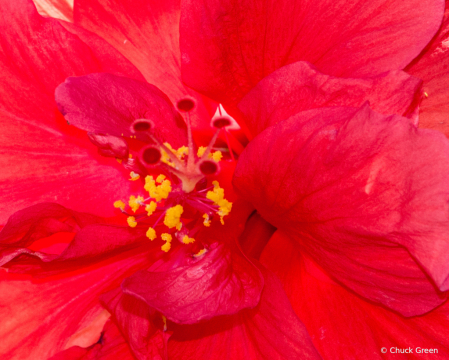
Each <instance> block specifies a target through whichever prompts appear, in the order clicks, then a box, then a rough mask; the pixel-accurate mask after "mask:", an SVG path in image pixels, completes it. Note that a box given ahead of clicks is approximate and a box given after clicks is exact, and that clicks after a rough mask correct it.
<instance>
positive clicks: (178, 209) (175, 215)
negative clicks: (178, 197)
mask: <svg viewBox="0 0 449 360" xmlns="http://www.w3.org/2000/svg"><path fill="white" fill-rule="evenodd" d="M183 211H184V209H183V207H182V206H181V205H176V206H173V207H171V208H170V209H168V210H167V212H166V213H165V219H164V224H165V225H166V226H167V227H168V228H170V229H171V228H174V227H177V226H178V224H179V223H180V219H181V214H182V213H183Z"/></svg>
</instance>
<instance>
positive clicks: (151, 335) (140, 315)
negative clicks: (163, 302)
mask: <svg viewBox="0 0 449 360" xmlns="http://www.w3.org/2000/svg"><path fill="white" fill-rule="evenodd" d="M102 302H103V303H104V304H105V306H106V308H107V309H108V310H109V312H111V314H112V318H113V319H114V321H115V323H116V324H117V325H118V328H119V329H120V331H121V333H122V334H123V335H124V337H125V339H126V342H127V343H128V345H129V347H130V348H131V350H132V352H133V354H134V356H136V358H138V359H141V360H153V359H167V342H168V339H169V337H170V334H171V333H169V332H164V331H162V329H159V328H158V327H156V325H155V324H154V321H153V318H154V317H158V318H159V322H160V324H161V325H162V324H163V322H162V317H161V315H155V314H154V310H153V309H150V307H149V306H148V305H147V304H145V302H143V301H142V300H139V299H137V298H135V297H133V296H131V295H127V294H123V293H122V291H121V290H120V289H117V290H113V291H111V292H109V293H108V294H104V295H102Z"/></svg>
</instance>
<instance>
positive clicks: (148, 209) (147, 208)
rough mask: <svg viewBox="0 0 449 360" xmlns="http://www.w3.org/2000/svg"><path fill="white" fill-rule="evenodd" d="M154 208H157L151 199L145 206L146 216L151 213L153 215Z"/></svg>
mask: <svg viewBox="0 0 449 360" xmlns="http://www.w3.org/2000/svg"><path fill="white" fill-rule="evenodd" d="M156 208H157V204H156V203H155V202H154V201H152V202H150V203H149V204H148V205H146V206H145V211H146V212H147V215H148V216H151V215H153V213H154V211H155V210H156Z"/></svg>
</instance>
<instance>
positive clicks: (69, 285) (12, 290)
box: [0, 249, 150, 360]
mask: <svg viewBox="0 0 449 360" xmlns="http://www.w3.org/2000/svg"><path fill="white" fill-rule="evenodd" d="M147 257H148V256H147V253H145V252H142V250H141V249H138V251H137V250H135V251H132V252H129V251H128V252H125V253H124V254H121V255H117V256H115V257H114V258H111V259H109V260H108V261H104V262H100V263H97V264H95V265H91V266H87V265H86V264H82V266H83V271H82V272H77V273H65V274H60V275H58V276H53V277H47V278H45V279H40V280H39V281H37V280H35V281H34V280H33V281H31V280H27V279H24V280H22V279H23V278H19V279H20V280H15V278H14V276H16V277H17V276H18V275H15V274H5V275H2V274H0V276H6V277H4V278H3V279H2V280H4V281H1V282H0V316H1V317H2V319H7V321H3V322H2V326H1V328H0V337H1V339H2V342H1V344H0V357H2V358H5V359H14V360H34V359H41V358H42V359H47V358H48V357H49V356H51V355H53V354H55V353H57V352H58V351H62V350H63V349H64V347H65V346H67V345H69V346H70V340H71V337H72V336H73V335H74V334H76V333H78V332H79V331H80V330H81V329H83V328H84V327H85V326H86V325H88V324H89V323H90V322H91V321H92V320H93V318H95V317H96V316H98V314H99V312H100V311H102V310H103V309H102V308H101V307H100V305H99V302H98V297H99V295H100V294H101V293H104V292H106V291H109V290H111V289H113V288H116V287H117V286H119V285H120V283H121V282H122V281H123V279H124V278H125V277H127V276H129V275H131V274H132V273H134V272H135V271H136V270H137V269H141V268H144V267H148V266H149V265H150V264H149V261H148V260H147Z"/></svg>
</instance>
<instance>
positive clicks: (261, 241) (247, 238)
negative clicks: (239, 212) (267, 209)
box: [239, 212, 276, 259]
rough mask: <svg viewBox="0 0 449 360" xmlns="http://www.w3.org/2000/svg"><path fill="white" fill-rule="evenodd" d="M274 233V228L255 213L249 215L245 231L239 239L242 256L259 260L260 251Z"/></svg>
mask: <svg viewBox="0 0 449 360" xmlns="http://www.w3.org/2000/svg"><path fill="white" fill-rule="evenodd" d="M275 231H276V228H275V227H274V226H273V225H271V224H270V223H269V222H266V221H265V220H264V219H263V218H262V217H261V216H260V215H259V214H258V213H257V212H254V213H253V214H251V216H250V218H249V219H248V221H247V222H246V224H245V230H244V231H243V233H242V235H241V236H240V238H239V243H240V246H241V247H242V251H243V252H244V254H245V255H247V256H250V257H252V258H254V259H259V256H260V254H261V253H262V250H263V249H264V247H265V245H266V244H267V243H268V240H270V238H271V235H273V233H274V232H275Z"/></svg>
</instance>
